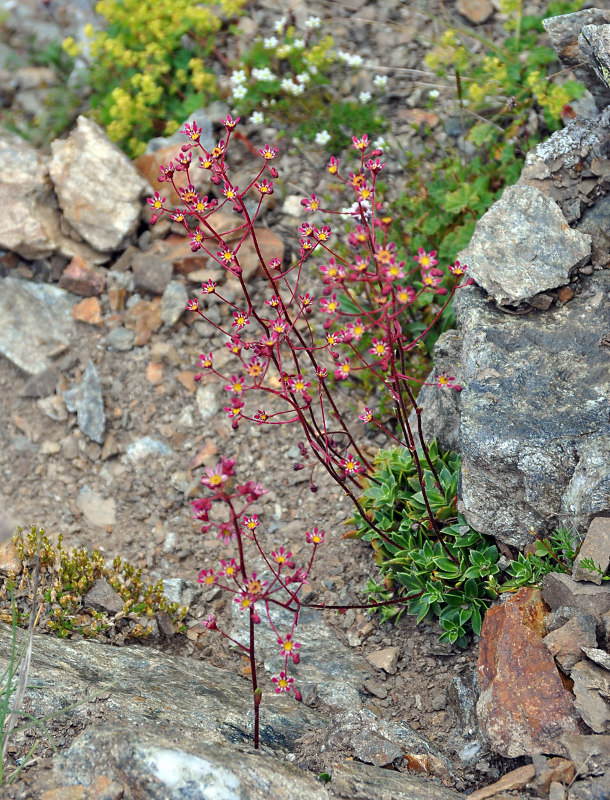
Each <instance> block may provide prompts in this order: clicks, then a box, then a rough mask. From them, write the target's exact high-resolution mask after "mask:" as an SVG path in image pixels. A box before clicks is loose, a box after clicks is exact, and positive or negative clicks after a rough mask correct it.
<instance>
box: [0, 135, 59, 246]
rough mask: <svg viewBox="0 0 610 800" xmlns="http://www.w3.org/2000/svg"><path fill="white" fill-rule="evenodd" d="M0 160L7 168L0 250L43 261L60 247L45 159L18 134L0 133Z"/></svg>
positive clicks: (0, 185)
mask: <svg viewBox="0 0 610 800" xmlns="http://www.w3.org/2000/svg"><path fill="white" fill-rule="evenodd" d="M0 158H1V159H2V163H4V164H7V165H8V164H10V169H5V170H3V172H2V179H1V180H0V194H1V196H2V206H1V207H0V247H4V248H5V249H6V250H13V251H14V252H16V253H19V255H20V256H22V257H23V258H27V259H35V258H45V257H46V256H49V255H51V254H52V253H54V252H55V250H56V249H57V248H58V246H59V239H60V237H59V214H58V212H57V208H54V207H53V187H52V186H51V182H50V180H49V175H48V170H47V164H46V161H47V160H46V159H45V157H44V156H42V155H41V154H40V153H39V152H38V151H37V150H36V149H35V148H33V147H32V146H31V145H29V144H28V143H27V142H26V141H25V140H24V139H22V138H21V137H20V136H17V134H13V133H8V132H6V131H2V132H1V133H0Z"/></svg>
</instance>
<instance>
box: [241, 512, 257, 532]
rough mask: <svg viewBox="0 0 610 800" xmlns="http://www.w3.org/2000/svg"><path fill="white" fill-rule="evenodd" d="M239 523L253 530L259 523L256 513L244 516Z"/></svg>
mask: <svg viewBox="0 0 610 800" xmlns="http://www.w3.org/2000/svg"><path fill="white" fill-rule="evenodd" d="M241 524H242V525H243V526H244V528H247V529H248V530H249V531H255V530H256V529H257V528H258V526H259V525H260V520H259V518H258V514H252V516H251V517H244V518H243V520H242V523H241Z"/></svg>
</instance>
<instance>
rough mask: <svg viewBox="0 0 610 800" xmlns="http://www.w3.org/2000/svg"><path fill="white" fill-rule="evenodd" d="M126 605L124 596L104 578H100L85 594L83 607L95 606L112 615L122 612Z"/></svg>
mask: <svg viewBox="0 0 610 800" xmlns="http://www.w3.org/2000/svg"><path fill="white" fill-rule="evenodd" d="M124 606H125V603H124V602H123V598H122V597H121V596H120V595H119V594H118V593H117V592H115V590H114V589H113V588H112V586H111V585H110V584H109V583H108V581H106V580H104V579H103V578H98V580H96V581H95V583H94V584H93V586H92V587H91V588H90V589H89V591H88V592H87V594H85V595H84V596H83V608H93V609H95V610H96V611H105V612H107V613H108V614H111V615H115V614H118V613H119V612H121V611H122V610H123V607H124Z"/></svg>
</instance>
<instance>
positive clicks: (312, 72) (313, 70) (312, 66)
mask: <svg viewBox="0 0 610 800" xmlns="http://www.w3.org/2000/svg"><path fill="white" fill-rule="evenodd" d="M307 69H308V70H309V74H310V75H317V74H318V68H317V67H316V65H315V64H310V65H309V66H308V67H307Z"/></svg>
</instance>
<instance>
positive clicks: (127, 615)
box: [0, 526, 187, 639]
mask: <svg viewBox="0 0 610 800" xmlns="http://www.w3.org/2000/svg"><path fill="white" fill-rule="evenodd" d="M14 542H15V545H16V547H17V551H18V553H19V555H20V556H21V558H22V559H23V562H24V566H23V570H22V572H21V577H20V584H19V587H20V589H21V590H23V589H25V588H26V587H27V586H28V585H29V583H30V582H31V578H32V575H33V571H34V566H33V565H34V560H35V556H36V552H37V550H38V548H39V554H40V587H41V592H42V595H43V597H44V601H45V606H44V613H43V616H42V624H44V625H45V626H46V628H47V630H49V631H52V632H53V633H55V634H56V635H57V636H60V637H63V638H66V637H68V636H70V635H72V634H73V633H78V634H80V635H82V636H85V637H87V638H92V637H99V636H102V637H103V636H105V635H108V634H109V633H110V632H111V628H112V626H113V625H115V629H116V622H117V621H119V622H120V625H119V629H120V632H121V634H122V635H123V637H124V638H126V639H127V638H135V639H138V638H144V637H146V636H148V635H149V634H150V632H151V627H150V625H148V624H147V623H146V620H150V619H152V617H153V616H154V614H155V613H156V612H157V611H165V612H167V613H168V614H170V616H171V617H172V619H173V621H174V623H175V625H176V627H177V628H178V630H180V628H181V625H182V620H183V619H184V617H185V616H186V612H187V609H186V608H183V609H178V606H177V605H176V604H175V603H169V602H168V601H167V598H166V597H165V596H164V594H163V583H162V581H158V582H157V583H155V584H153V585H150V586H146V585H145V584H144V582H143V581H142V571H141V570H140V569H137V568H136V567H134V566H133V565H132V564H129V563H128V562H126V561H123V560H122V559H121V558H119V557H117V558H115V559H114V561H113V562H112V565H110V566H108V565H106V564H105V561H104V557H103V556H102V555H101V553H100V552H99V551H97V550H94V551H93V552H92V553H89V552H88V550H86V549H85V548H75V549H66V548H64V547H63V544H62V536H61V534H60V535H59V536H58V537H57V543H55V542H53V541H52V540H51V539H50V538H49V537H48V536H47V535H46V533H45V532H44V529H43V528H40V529H38V528H36V526H33V527H32V529H31V530H30V531H29V533H27V534H25V533H24V532H23V531H21V530H20V531H19V533H18V534H16V536H15V538H14ZM99 578H104V579H105V580H106V581H108V583H109V584H110V585H111V586H112V588H113V589H114V590H115V591H116V592H117V594H119V595H120V597H121V598H122V599H123V601H124V602H125V607H124V609H123V611H122V612H121V613H120V614H119V615H117V616H116V617H114V618H113V620H112V621H111V620H110V618H109V617H108V615H107V614H105V613H103V612H101V611H94V610H93V609H87V610H85V609H84V608H83V603H82V598H83V595H85V594H86V593H87V592H88V591H89V589H90V588H91V587H92V586H93V584H94V583H95V581H96V580H98V579H99ZM9 580H10V578H7V579H3V580H2V581H0V619H1V620H2V621H3V622H9V623H10V622H11V619H12V611H11V607H10V597H9V593H8V586H9ZM28 618H29V610H27V611H24V610H21V609H20V610H18V611H17V622H18V624H19V625H24V624H27V620H28ZM121 620H122V622H121ZM116 632H117V633H118V632H119V631H118V629H116Z"/></svg>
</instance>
